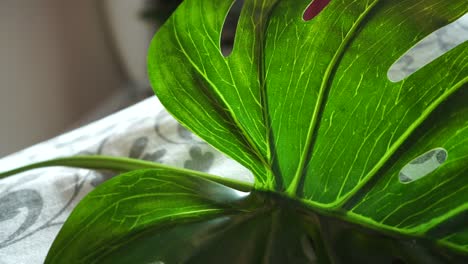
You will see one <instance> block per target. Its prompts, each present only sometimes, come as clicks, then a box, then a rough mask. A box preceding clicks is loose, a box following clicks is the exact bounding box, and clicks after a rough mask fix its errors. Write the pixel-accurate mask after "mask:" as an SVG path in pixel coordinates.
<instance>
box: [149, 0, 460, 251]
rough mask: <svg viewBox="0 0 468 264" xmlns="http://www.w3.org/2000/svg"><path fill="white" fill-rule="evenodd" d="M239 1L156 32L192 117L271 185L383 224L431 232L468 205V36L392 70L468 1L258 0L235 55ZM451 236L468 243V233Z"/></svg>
mask: <svg viewBox="0 0 468 264" xmlns="http://www.w3.org/2000/svg"><path fill="white" fill-rule="evenodd" d="M231 3H232V1H224V0H214V1H213V0H198V1H197V0H191V1H190V0H187V1H185V2H184V4H183V5H182V6H181V7H180V8H179V9H178V10H177V12H176V14H175V15H174V16H173V17H172V18H171V19H170V21H169V22H168V23H167V24H166V25H165V26H164V27H163V28H162V30H161V31H160V32H159V33H158V34H157V36H156V37H155V39H154V41H153V43H152V45H151V48H150V53H149V71H150V79H151V83H152V86H153V87H154V90H155V92H156V94H157V96H158V97H159V98H160V99H161V101H162V103H163V104H164V105H165V107H166V108H167V109H168V110H169V111H170V112H171V113H172V114H173V115H174V116H175V117H176V118H177V119H178V120H179V121H180V122H181V123H183V124H184V125H186V126H187V127H188V128H189V129H191V130H192V131H194V132H195V133H196V134H198V135H199V136H201V137H202V138H203V139H204V140H206V141H207V142H209V143H210V144H212V145H213V146H215V147H216V148H218V149H220V150H221V151H223V152H225V153H227V154H228V155H230V156H231V157H232V158H234V159H236V160H238V161H239V162H241V163H242V164H244V165H245V166H247V167H248V168H250V169H251V170H252V171H253V172H254V174H255V176H256V187H257V188H258V189H269V190H272V191H273V190H278V191H284V192H285V194H286V195H288V196H290V197H292V198H298V199H301V200H302V201H303V202H304V203H306V204H308V205H309V206H310V207H312V208H320V209H323V210H326V211H329V212H331V213H332V214H335V213H336V214H338V215H341V217H343V218H345V219H348V220H350V221H353V222H357V223H360V224H363V225H367V226H369V227H372V228H376V229H387V230H391V231H397V232H399V233H406V234H412V235H417V236H424V234H425V233H426V232H427V231H428V230H430V229H431V228H435V227H436V226H437V225H439V224H442V223H443V222H445V221H449V220H450V219H451V218H452V217H456V216H457V215H459V214H460V213H463V212H466V210H468V177H465V176H466V174H467V169H468V168H467V167H468V165H467V164H468V161H467V155H468V147H467V146H468V144H466V139H467V138H468V129H466V128H467V122H468V115H467V112H466V111H467V107H468V106H467V104H466V102H468V95H467V93H466V92H464V90H466V82H467V81H468V77H467V76H468V67H467V64H468V48H467V47H468V43H464V44H462V45H460V46H459V47H457V48H455V49H453V50H452V51H450V52H448V53H447V54H445V55H444V56H442V57H440V58H439V59H437V60H435V61H434V62H432V63H431V64H429V65H427V66H425V67H424V68H422V69H421V70H419V71H418V72H416V73H415V74H413V75H411V76H409V77H408V78H406V79H405V80H403V81H401V82H397V83H392V82H390V81H389V80H388V78H387V71H388V69H389V67H390V66H391V65H392V64H393V63H394V62H395V61H396V60H397V59H398V58H399V57H400V56H401V55H402V54H404V53H405V52H406V51H407V50H408V49H409V48H411V47H412V46H413V45H415V44H416V43H417V42H418V41H419V40H421V39H422V38H424V37H425V36H427V35H428V34H430V33H431V32H433V31H435V30H436V29H438V28H440V27H442V26H444V25H446V24H448V23H450V22H452V21H454V20H456V19H457V18H458V17H460V16H462V15H463V14H464V13H466V12H467V11H468V6H467V5H466V1H463V0H459V1H457V0H455V1H442V0H424V1H421V0H408V1H390V0H387V1H384V0H374V1H372V0H369V1H349V0H333V1H331V3H330V4H329V5H328V6H327V7H326V8H325V9H324V10H323V11H322V12H321V13H320V14H319V15H318V16H317V17H315V18H313V19H312V20H310V21H303V19H302V16H303V12H304V10H305V8H306V7H307V6H308V5H309V4H310V1H286V0H285V1H279V0H276V1H274V0H263V1H245V4H244V9H243V13H242V16H241V18H240V24H239V27H238V32H237V35H236V40H235V45H234V49H233V52H232V54H231V55H230V56H229V57H227V58H225V57H223V56H222V54H221V52H220V51H219V36H220V31H221V28H222V24H223V18H224V17H225V16H226V14H227V13H228V11H229V6H230V4H231ZM442 105H444V107H443V110H442ZM223 133H224V134H223ZM226 141H229V143H226ZM463 141H465V142H463ZM436 147H443V148H445V149H446V150H447V151H448V160H447V161H446V162H445V163H444V164H443V165H442V166H441V167H440V168H438V169H437V170H436V171H435V172H433V173H431V174H430V175H428V176H427V177H425V178H424V179H421V180H419V181H416V182H414V183H411V184H408V185H402V184H401V183H399V181H398V172H399V169H401V168H402V167H403V166H404V165H405V164H406V163H407V162H409V161H411V160H412V159H413V158H414V157H417V156H418V155H420V154H422V153H424V152H426V151H428V150H430V149H432V148H436ZM270 171H271V172H272V174H269V172H270ZM271 183H273V184H274V186H272V184H271ZM343 208H345V209H346V210H347V211H349V212H348V213H345V212H344V211H343ZM457 228H466V226H465V225H461V226H459V227H456V228H455V227H454V229H453V230H452V232H453V233H450V234H446V235H447V236H449V235H453V234H454V233H455V232H456V231H457ZM460 230H461V229H460ZM437 239H439V238H437ZM441 239H442V240H441V243H445V244H446V245H448V244H450V245H449V246H450V247H453V248H457V249H458V250H461V251H464V252H468V248H467V246H468V240H466V239H465V240H462V241H461V242H460V238H458V239H451V240H450V239H444V238H442V237H441ZM442 241H445V242H442ZM448 241H451V242H448ZM455 241H458V242H455Z"/></svg>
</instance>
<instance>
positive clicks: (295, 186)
mask: <svg viewBox="0 0 468 264" xmlns="http://www.w3.org/2000/svg"><path fill="white" fill-rule="evenodd" d="M379 2H380V0H375V1H374V2H373V3H372V4H370V5H369V6H367V7H366V9H365V10H364V12H362V13H361V15H360V16H359V17H358V19H357V20H356V22H355V23H354V24H353V26H352V27H351V28H350V30H349V31H348V33H347V34H346V36H345V38H344V39H343V41H342V42H341V44H340V46H339V47H338V49H337V50H336V52H335V54H334V55H333V58H332V59H331V61H330V62H329V64H328V66H327V69H326V71H325V74H324V77H323V79H322V83H321V85H320V89H319V93H318V97H317V101H316V104H315V107H314V110H313V113H312V119H311V122H310V125H309V129H308V132H307V138H306V143H305V147H304V150H303V152H302V154H301V158H300V160H299V165H298V167H297V170H296V173H295V175H294V178H293V180H292V181H291V184H290V185H289V186H288V188H287V190H286V193H287V194H288V195H289V196H291V197H297V196H298V195H299V193H300V192H301V191H302V190H301V189H299V187H300V184H301V182H302V181H303V180H304V177H305V176H306V174H305V169H306V167H307V160H308V159H307V158H308V155H309V154H310V153H312V151H313V148H314V142H313V139H314V137H315V136H316V129H317V124H318V122H319V117H321V114H322V112H323V108H324V105H325V104H326V102H323V99H324V97H325V94H326V92H327V90H329V88H330V87H329V86H330V83H331V80H330V77H331V76H332V73H333V72H334V71H335V69H336V68H337V67H338V66H339V60H340V59H341V57H342V55H343V54H344V52H345V51H346V48H347V47H348V44H349V43H350V42H351V40H352V38H353V37H354V36H355V33H356V31H357V30H358V29H359V28H361V27H362V26H363V25H365V23H362V22H363V21H364V19H365V18H366V17H367V15H368V14H369V13H370V12H371V11H372V10H373V8H374V7H375V6H376V5H377V4H378V3H379Z"/></svg>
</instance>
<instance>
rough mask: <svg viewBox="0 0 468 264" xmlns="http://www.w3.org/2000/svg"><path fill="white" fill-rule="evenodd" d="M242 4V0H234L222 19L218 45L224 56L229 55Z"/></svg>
mask: <svg viewBox="0 0 468 264" xmlns="http://www.w3.org/2000/svg"><path fill="white" fill-rule="evenodd" d="M243 5H244V0H235V1H234V2H233V3H232V5H231V8H230V9H229V13H228V14H227V16H226V19H224V25H223V30H222V31H221V39H220V47H221V53H222V54H223V55H224V57H227V56H229V55H231V52H232V47H233V46H234V39H235V35H236V30H237V24H239V18H240V13H241V10H242V6H243Z"/></svg>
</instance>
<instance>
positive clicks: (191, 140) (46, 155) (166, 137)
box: [0, 16, 468, 264]
mask: <svg viewBox="0 0 468 264" xmlns="http://www.w3.org/2000/svg"><path fill="white" fill-rule="evenodd" d="M466 39H468V16H465V17H464V18H463V19H462V20H459V22H457V23H456V24H455V25H453V27H452V28H451V29H450V30H448V29H445V28H444V29H442V30H441V31H438V32H437V33H436V34H435V35H434V36H433V37H432V38H430V39H429V40H427V41H426V42H425V43H423V44H422V45H419V46H418V47H417V48H416V49H415V50H413V52H412V53H411V54H409V55H408V56H405V57H404V58H402V59H401V60H400V61H399V62H398V63H397V64H396V68H393V67H392V69H391V70H390V74H391V75H393V76H396V78H398V77H399V76H402V75H407V74H409V73H411V72H414V71H415V69H417V67H418V65H421V64H424V63H427V61H428V60H430V57H431V56H433V55H434V54H441V53H443V52H444V51H446V50H448V49H450V48H452V47H453V46H455V45H456V44H458V43H460V42H463V41H466ZM77 154H103V155H112V156H127V157H133V158H141V159H146V160H151V161H156V162H161V163H164V164H169V165H173V166H177V167H185V168H189V169H193V170H199V171H205V172H208V173H211V174H215V175H220V176H224V177H232V178H236V179H239V180H245V181H252V179H253V178H252V175H251V173H250V172H249V171H247V170H246V169H245V168H243V167H242V166H240V165H239V164H238V163H236V162H234V161H232V160H230V159H228V158H226V157H225V156H224V155H223V154H221V153H219V152H218V151H216V150H214V149H213V148H212V147H210V146H209V145H207V144H205V143H203V142H202V141H201V140H199V139H198V138H196V137H195V136H193V135H192V134H191V133H189V132H188V131H187V130H185V129H184V128H182V127H181V126H180V125H178V124H177V122H176V121H175V120H174V119H173V118H172V117H170V116H169V115H168V113H167V112H166V111H165V110H164V109H163V107H162V105H161V104H160V103H159V101H158V100H157V99H156V98H151V99H147V100H145V101H143V102H141V103H139V104H137V105H135V106H132V107H130V108H127V109H125V110H123V111H121V112H119V113H116V114H113V115H111V116H109V117H107V118H105V119H103V120H101V121H98V122H96V123H93V124H91V125H88V126H85V127H83V128H80V129H77V130H75V131H72V132H70V133H67V134H65V135H63V136H59V137H57V138H55V139H52V140H49V141H47V142H44V143H41V144H39V145H36V146H33V147H31V148H28V149H26V150H24V151H21V152H18V153H16V154H13V155H11V156H8V157H6V158H3V159H1V160H0V171H5V170H8V169H12V168H15V167H18V166H21V165H26V164H29V163H32V162H37V161H42V160H46V159H51V158H54V157H65V156H71V155H77ZM112 176H113V174H112V173H102V172H96V171H89V170H84V169H70V168H45V169H37V170H34V171H29V172H25V173H21V174H18V175H15V176H12V177H9V178H6V179H3V180H0V264H4V263H8V264H10V263H14V264H21V263H25V264H34V263H42V262H43V261H44V259H45V256H46V254H47V251H48V249H49V247H50V245H51V244H52V242H53V240H54V238H55V236H56V235H57V233H58V231H59V230H60V228H61V226H62V225H63V223H64V221H65V220H66V218H67V216H68V215H69V214H70V212H71V210H72V209H73V208H74V207H75V206H76V204H77V203H78V202H79V201H80V199H81V198H83V197H84V196H85V195H86V194H87V193H88V192H90V191H91V190H92V189H93V188H94V187H95V186H96V185H98V184H99V183H101V182H103V181H104V180H106V179H108V178H109V177H112Z"/></svg>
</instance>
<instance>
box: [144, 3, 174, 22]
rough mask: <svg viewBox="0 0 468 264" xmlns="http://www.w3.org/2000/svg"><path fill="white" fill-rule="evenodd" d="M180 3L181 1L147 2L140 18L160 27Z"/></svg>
mask: <svg viewBox="0 0 468 264" xmlns="http://www.w3.org/2000/svg"><path fill="white" fill-rule="evenodd" d="M180 3H182V0H148V1H147V3H146V5H147V7H146V9H145V10H143V12H142V13H141V16H142V17H143V18H144V19H147V20H152V21H154V22H156V23H157V24H160V25H161V24H162V23H164V21H166V20H167V19H168V18H169V17H170V16H171V14H172V13H173V12H174V11H175V10H176V8H177V7H178V6H179V4H180Z"/></svg>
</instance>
